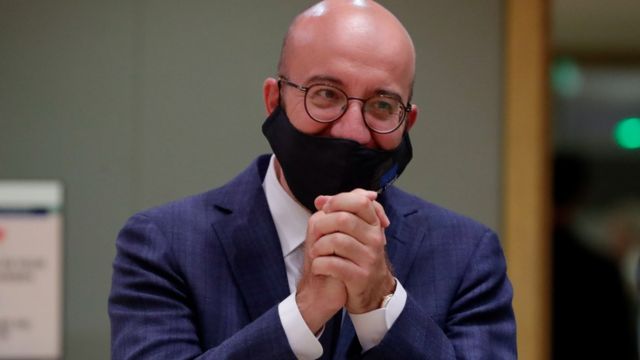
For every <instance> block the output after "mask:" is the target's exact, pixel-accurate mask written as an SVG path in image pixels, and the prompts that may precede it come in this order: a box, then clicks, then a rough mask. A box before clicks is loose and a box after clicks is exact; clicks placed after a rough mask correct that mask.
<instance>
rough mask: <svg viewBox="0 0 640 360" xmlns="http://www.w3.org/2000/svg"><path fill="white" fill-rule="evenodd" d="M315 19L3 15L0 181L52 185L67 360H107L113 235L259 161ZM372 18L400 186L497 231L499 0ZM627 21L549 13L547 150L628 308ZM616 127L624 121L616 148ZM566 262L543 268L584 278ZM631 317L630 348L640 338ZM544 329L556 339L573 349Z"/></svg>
mask: <svg viewBox="0 0 640 360" xmlns="http://www.w3.org/2000/svg"><path fill="white" fill-rule="evenodd" d="M312 3H313V1H293V0H278V1H276V0H261V1H259V2H214V1H204V0H202V1H182V2H173V1H142V0H140V1H130V0H129V1H124V0H117V1H109V2H98V1H70V0H64V1H56V2H50V1H21V0H0V179H11V180H21V179H55V180H60V181H61V182H62V183H63V184H64V187H65V198H64V200H65V201H64V208H63V212H62V214H63V216H64V219H65V220H64V271H63V284H64V289H63V290H64V291H63V293H64V301H63V304H64V307H63V324H62V325H63V326H62V332H63V344H62V345H63V346H62V353H63V357H64V358H65V359H106V358H109V321H108V317H107V297H108V293H109V289H110V282H111V262H112V260H113V256H114V255H115V246H114V243H115V237H116V235H117V232H118V230H119V229H120V227H121V226H122V225H123V224H124V222H125V221H126V219H127V218H128V217H129V216H131V215H132V214H134V213H135V212H137V211H139V210H142V209H144V208H147V207H151V206H155V205H159V204H162V203H164V202H167V201H170V200H173V199H176V198H179V197H183V196H187V195H190V194H194V193H199V192H203V191H206V190H208V189H211V188H213V187H217V186H220V185H222V184H224V183H225V182H226V181H228V180H229V179H230V178H232V177H233V176H234V175H235V174H237V173H238V172H239V171H241V170H242V169H243V168H244V167H246V166H247V165H248V164H249V162H250V161H251V160H252V159H253V158H254V157H255V156H257V155H258V154H261V153H264V152H268V150H269V148H268V144H267V142H266V141H265V140H264V138H263V136H262V134H261V132H260V126H261V124H262V122H263V121H264V119H265V117H266V114H265V110H264V107H263V105H262V99H261V96H262V95H261V86H262V82H263V80H264V79H265V77H267V76H274V75H276V73H275V68H276V63H277V59H278V56H279V49H280V45H281V41H282V37H283V35H284V33H285V31H286V29H287V26H288V24H289V22H290V21H291V19H292V18H293V16H294V15H295V14H297V13H298V12H300V11H301V10H302V9H304V8H306V7H307V6H309V5H310V4H312ZM382 3H383V4H384V5H386V6H387V7H388V8H389V9H390V10H391V11H392V12H394V13H395V14H396V15H397V16H398V18H399V19H400V20H401V21H402V22H403V23H404V24H405V26H406V27H407V29H408V30H409V32H410V33H411V35H412V37H413V40H414V42H415V45H416V51H417V55H418V58H417V62H418V63H417V69H418V70H417V71H418V72H417V79H416V87H415V96H414V100H415V103H417V104H418V106H419V107H420V109H421V112H420V115H419V119H418V123H417V124H416V126H415V127H414V128H413V130H412V133H411V134H412V140H413V143H414V151H415V154H414V160H413V162H412V163H411V166H409V167H408V168H407V171H406V172H405V174H404V175H403V177H402V179H401V180H400V181H399V185H400V186H401V187H403V188H404V189H406V190H408V191H410V192H413V193H415V194H417V195H419V196H421V197H423V198H425V199H428V200H430V201H432V202H435V203H438V204H440V205H443V206H446V207H449V208H451V209H453V210H455V211H457V212H460V213H463V214H465V215H468V216H470V217H473V218H475V219H477V220H479V221H481V222H483V223H485V224H487V225H489V226H491V227H492V228H494V229H496V230H497V231H498V232H501V228H502V226H503V225H504V224H503V220H502V216H503V209H502V200H503V199H502V198H503V188H502V179H501V177H502V173H503V171H505V169H504V168H503V167H502V158H503V155H504V154H503V153H502V146H503V142H504V139H503V137H502V136H503V131H504V128H503V127H504V119H503V105H504V104H503V102H504V100H503V99H504V96H505V89H504V80H505V79H504V52H505V50H504V38H505V36H506V34H505V28H504V22H505V19H504V16H505V3H506V2H503V1H500V0H485V1H482V2H477V1H458V0H456V1H432V0H429V1H424V0H414V1H409V0H406V1H390V0H389V1H382ZM639 5H640V4H639V3H638V2H637V1H631V0H628V1H624V0H616V1H610V2H607V3H606V4H604V3H603V2H597V1H594V0H592V1H583V0H556V1H551V3H550V7H549V11H550V13H551V14H550V15H551V17H550V18H551V23H552V24H550V25H552V26H551V30H552V31H551V33H550V34H551V39H550V40H551V41H550V44H551V45H550V49H549V53H550V54H551V55H552V56H550V61H551V63H550V64H551V67H550V69H551V74H550V75H549V78H548V79H544V81H545V82H548V84H549V86H550V87H551V88H552V89H553V91H552V101H551V102H550V106H551V108H550V111H551V114H552V116H551V118H552V125H551V126H550V128H551V129H552V134H549V136H550V137H552V139H553V141H552V144H553V151H554V152H555V151H557V152H558V153H563V154H567V156H568V157H569V158H570V159H571V161H573V159H577V160H576V161H577V163H579V164H580V165H579V166H581V167H580V168H581V169H584V173H585V174H588V175H585V177H584V178H583V179H586V180H585V184H588V185H585V186H584V190H583V191H582V190H581V191H580V192H577V194H576V196H575V197H572V198H571V201H573V200H574V199H575V201H576V203H575V204H576V205H574V203H573V202H571V209H572V211H570V213H571V216H570V217H568V218H570V221H569V220H567V221H566V222H565V223H563V224H567V226H569V227H570V229H571V233H572V234H573V232H574V231H575V234H579V235H575V237H576V238H578V237H579V239H580V240H579V241H580V243H579V244H580V245H579V246H582V245H584V246H585V247H586V246H588V249H589V251H590V252H589V254H591V251H592V250H593V252H594V253H595V254H597V255H594V256H598V259H601V257H602V258H606V261H605V262H606V264H608V265H606V266H607V269H615V271H613V270H612V271H609V273H610V274H613V275H615V276H619V277H618V278H617V279H619V280H620V281H619V283H620V286H621V288H623V291H624V295H623V296H624V297H620V299H624V300H623V301H624V303H625V304H627V305H625V306H628V308H629V309H630V311H631V312H633V311H635V310H634V306H635V305H634V301H635V297H634V294H635V291H634V288H633V281H634V279H633V277H632V274H633V273H634V272H633V269H634V267H635V263H636V262H637V255H636V254H637V253H638V250H637V249H638V247H637V244H638V232H637V230H638V228H637V225H638V216H639V215H638V203H637V199H638V192H639V191H638V184H640V182H639V181H638V177H637V176H638V171H639V169H640V168H639V167H638V166H637V165H638V158H639V151H638V150H637V149H636V148H634V147H633V141H634V140H633V139H634V137H633V134H634V131H635V132H636V133H637V131H638V130H634V127H635V129H637V127H638V125H634V124H635V120H627V122H626V123H624V122H622V121H623V120H624V119H633V118H637V117H640V112H639V109H638V106H639V104H640V101H639V98H638V94H640V85H639V84H638V81H640V72H639V70H638V59H640V49H639V48H638V46H639V45H640V44H638V41H637V39H640V33H639V31H638V25H639V24H640V21H638V19H639V14H640V11H639ZM613 9H615V10H617V11H616V12H613ZM615 29H618V30H615ZM591 31H593V32H591ZM605 33H606V34H610V35H609V36H605V35H603V34H605ZM623 39H626V40H625V41H623ZM611 54H612V55H611ZM621 123H622V124H630V125H624V126H623V125H620V126H623V129H622V130H617V132H616V130H615V129H619V127H618V124H621ZM625 128H628V129H631V130H625ZM627 133H630V134H631V135H627ZM615 134H618V135H615ZM616 136H618V137H616ZM636 136H637V135H636ZM627 137H629V138H630V139H631V140H629V141H630V142H631V144H632V145H631V146H628V145H621V142H620V141H623V140H620V138H623V139H625V138H627ZM622 143H624V144H627V142H624V141H623V142H622ZM551 161H552V160H551V159H549V162H551ZM549 165H551V164H549ZM580 171H582V170H580ZM549 175H551V174H549ZM569 188H570V189H575V188H576V186H569ZM581 189H582V188H581ZM523 191H527V189H523ZM548 197H549V199H551V198H552V194H548ZM550 201H551V200H550ZM573 209H575V211H574V210H573ZM556 213H557V212H556ZM551 218H552V215H551V214H549V219H551ZM550 221H551V220H550ZM539 241H541V242H542V241H547V239H542V238H541V239H539ZM554 244H555V242H554ZM571 254H572V251H570V252H569V255H568V256H567V257H566V258H563V259H556V260H557V261H555V262H554V264H555V265H554V266H555V268H554V269H556V271H566V270H562V269H559V270H558V266H562V267H563V269H574V270H575V269H577V270H579V269H581V268H582V265H577V264H576V263H574V260H573V259H574V257H572V255H571ZM0 256H2V247H1V246H0ZM549 257H551V254H549ZM611 264H613V265H611ZM609 265H611V266H609ZM598 274H599V273H598ZM572 276H574V275H571V274H570V275H568V278H569V279H570V280H571V279H575V278H574V277H572ZM559 281H560V280H558V281H556V280H555V277H554V282H553V284H554V286H555V284H559V283H560V282H559ZM571 282H572V281H569V283H571ZM1 286H2V284H1V283H0V296H1V291H2V290H1ZM562 288H563V289H570V287H565V286H563V287H562ZM599 292H600V291H599V289H598V288H596V287H594V286H589V287H588V293H587V294H586V295H584V296H586V297H590V296H593V295H594V294H597V293H599ZM605 295H606V293H605ZM517 296H518V295H517V293H516V297H517ZM539 296H540V297H544V294H540V295H539ZM580 296H583V295H580ZM578 300H584V298H580V299H578ZM578 300H576V301H578ZM568 304H569V305H565V306H569V308H573V307H574V306H575V305H576V303H575V302H573V300H570V301H568ZM0 306H2V305H1V303H0ZM599 311H601V310H599V308H598V309H593V308H592V309H589V314H594V313H596V312H599ZM554 313H555V312H554ZM629 316H631V315H629ZM634 316H635V315H634ZM627 320H628V321H627V323H629V328H630V329H631V330H629V331H628V332H625V333H624V334H626V335H625V336H629V339H630V340H629V341H630V342H633V340H634V339H635V333H633V331H634V330H633V329H635V327H636V326H635V324H637V322H635V321H634V320H633V319H631V318H627ZM552 323H553V324H554V331H553V332H552V333H553V336H554V339H555V338H559V339H565V340H567V341H568V340H570V339H575V337H572V336H573V334H575V333H573V332H572V331H573V330H567V331H568V332H566V333H563V332H562V331H563V330H561V328H558V329H556V322H553V321H552ZM565 323H568V324H571V325H576V324H580V326H582V328H583V329H585V326H591V325H593V326H595V324H590V323H589V322H588V321H587V319H586V318H585V317H582V318H581V319H579V320H575V319H574V320H569V321H566V322H565ZM591 328H593V329H595V330H594V333H595V334H604V332H602V331H603V329H599V330H598V328H597V327H595V328H594V327H591ZM567 329H572V328H571V327H568V328H567ZM561 341H562V340H561ZM555 343H556V342H554V344H555ZM625 344H627V343H625ZM629 344H631V343H629ZM629 344H627V345H629ZM625 346H626V345H625ZM629 346H635V345H634V344H631V345H629ZM523 358H524V357H523Z"/></svg>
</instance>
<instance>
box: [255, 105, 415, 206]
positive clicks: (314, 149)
mask: <svg viewBox="0 0 640 360" xmlns="http://www.w3.org/2000/svg"><path fill="white" fill-rule="evenodd" d="M262 133H263V134H264V135H265V136H266V138H267V140H268V141H269V144H271V149H272V150H273V152H274V154H275V155H276V158H277V159H278V161H279V162H280V165H281V166H282V171H283V173H284V177H285V179H286V180H287V184H288V185H289V189H291V192H292V193H293V195H294V196H295V197H296V199H298V201H299V202H300V203H301V204H302V205H304V206H305V207H306V208H307V209H309V210H310V211H311V212H315V211H316V208H315V206H314V204H313V201H314V200H315V198H316V197H318V196H319V195H335V194H338V193H341V192H348V191H351V190H354V189H356V188H362V189H365V190H373V191H377V192H382V191H384V190H385V189H386V188H387V187H388V186H390V185H391V184H392V183H393V182H394V181H395V180H396V179H397V178H398V176H400V174H401V173H402V171H403V170H404V168H405V167H406V166H407V164H408V163H409V161H410V160H411V157H412V149H411V142H410V141H409V134H408V133H407V132H405V134H404V135H403V138H402V142H401V143H400V145H398V147H397V148H395V149H393V150H389V151H385V150H378V149H370V148H367V147H365V146H362V145H360V144H359V143H358V142H356V141H353V140H347V139H335V138H329V137H322V136H312V135H307V134H305V133H303V132H301V131H299V130H298V129H296V128H295V127H294V126H293V125H292V124H291V122H290V121H289V118H288V117H287V114H286V113H285V112H284V110H283V109H282V108H281V107H280V106H278V107H277V108H276V109H275V110H274V111H273V113H272V114H271V115H270V116H269V117H268V118H267V120H265V122H264V124H263V125H262Z"/></svg>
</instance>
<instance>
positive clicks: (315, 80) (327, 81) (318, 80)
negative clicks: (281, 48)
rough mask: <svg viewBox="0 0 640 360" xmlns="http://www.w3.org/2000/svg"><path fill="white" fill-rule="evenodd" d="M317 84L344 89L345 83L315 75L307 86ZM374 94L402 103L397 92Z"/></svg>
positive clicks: (334, 78) (378, 90) (331, 77)
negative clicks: (392, 98) (395, 99)
mask: <svg viewBox="0 0 640 360" xmlns="http://www.w3.org/2000/svg"><path fill="white" fill-rule="evenodd" d="M317 83H323V84H329V85H335V86H338V87H344V83H343V82H342V80H340V79H338V78H336V77H333V76H329V75H314V76H312V77H310V78H309V79H307V81H306V82H305V84H308V85H306V86H309V85H311V84H317ZM374 93H375V94H376V95H384V96H390V97H394V98H397V99H398V100H399V101H400V102H402V101H403V100H402V96H401V95H400V94H398V93H397V92H395V91H391V90H388V89H376V90H375V91H374Z"/></svg>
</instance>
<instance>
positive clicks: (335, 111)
mask: <svg viewBox="0 0 640 360" xmlns="http://www.w3.org/2000/svg"><path fill="white" fill-rule="evenodd" d="M305 105H306V107H307V111H308V112H309V115H311V117H312V118H314V119H315V120H317V121H322V122H329V121H333V120H335V119H337V118H339V117H340V116H341V115H342V112H343V111H344V109H345V108H346V107H347V95H346V94H345V93H344V92H342V91H341V90H339V89H336V88H334V87H331V86H326V85H312V86H310V87H309V90H308V91H307V96H306V100H305Z"/></svg>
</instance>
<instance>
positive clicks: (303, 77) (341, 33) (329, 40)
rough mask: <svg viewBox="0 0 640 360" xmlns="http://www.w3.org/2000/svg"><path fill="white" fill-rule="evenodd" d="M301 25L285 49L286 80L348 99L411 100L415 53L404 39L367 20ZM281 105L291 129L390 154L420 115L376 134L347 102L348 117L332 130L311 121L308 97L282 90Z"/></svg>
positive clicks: (356, 103)
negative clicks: (334, 91) (318, 86)
mask: <svg viewBox="0 0 640 360" xmlns="http://www.w3.org/2000/svg"><path fill="white" fill-rule="evenodd" d="M313 20H314V19H311V21H310V24H308V26H306V27H305V25H307V24H301V25H300V26H299V27H298V28H297V29H296V32H295V33H294V34H292V36H291V38H290V44H289V45H288V47H287V52H286V54H285V56H287V61H286V64H287V65H286V69H284V71H283V74H282V75H283V76H286V77H287V78H288V79H289V80H291V81H292V82H295V83H297V84H300V85H303V86H310V85H313V84H317V83H323V84H329V85H333V86H335V87H337V88H340V89H342V90H343V91H344V92H345V93H346V94H347V95H348V96H349V97H356V98H361V99H366V98H369V97H371V96H374V95H377V94H380V93H385V94H395V95H397V96H398V97H399V98H400V99H402V103H403V104H406V103H407V102H408V100H409V93H410V88H411V83H412V80H413V74H414V65H413V61H414V60H413V49H412V47H411V45H410V42H409V41H408V38H407V36H406V33H404V32H402V31H399V30H397V29H395V28H391V30H389V29H387V30H386V31H380V29H379V28H377V26H384V25H385V24H379V23H378V24H376V23H373V22H372V21H371V20H372V19H370V18H367V17H358V16H355V17H349V18H348V19H342V20H341V21H342V22H341V23H340V24H339V26H336V24H332V23H328V24H326V21H325V23H320V24H318V23H313ZM281 97H282V99H281V102H282V103H283V104H284V105H285V109H286V112H287V115H288V117H289V119H290V121H291V123H292V124H293V125H294V126H295V127H296V128H297V129H298V130H300V131H302V132H304V133H307V134H312V135H319V136H328V137H334V138H345V139H351V140H355V141H357V142H359V143H360V144H362V145H365V146H368V147H371V148H380V149H386V150H390V149H393V148H395V147H396V146H398V144H399V143H400V142H401V140H402V135H403V133H404V131H405V129H407V127H411V125H413V122H414V121H415V117H416V112H417V110H416V109H415V107H414V109H412V112H411V113H409V114H407V116H406V118H405V122H404V123H403V124H402V126H401V127H400V128H398V129H397V130H396V131H394V132H392V133H389V134H378V133H375V132H373V131H371V130H369V129H368V128H367V126H366V125H365V122H364V119H363V116H362V105H363V104H362V102H361V101H357V100H352V101H350V102H349V104H348V107H347V110H346V112H345V113H344V115H343V116H342V117H341V118H340V119H338V120H336V121H334V122H332V123H328V124H324V123H319V122H316V121H314V120H313V119H311V118H310V117H309V115H308V114H307V112H306V111H305V107H304V93H303V92H301V91H299V90H297V89H295V88H293V87H290V86H286V85H284V84H283V86H282V90H281Z"/></svg>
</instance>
